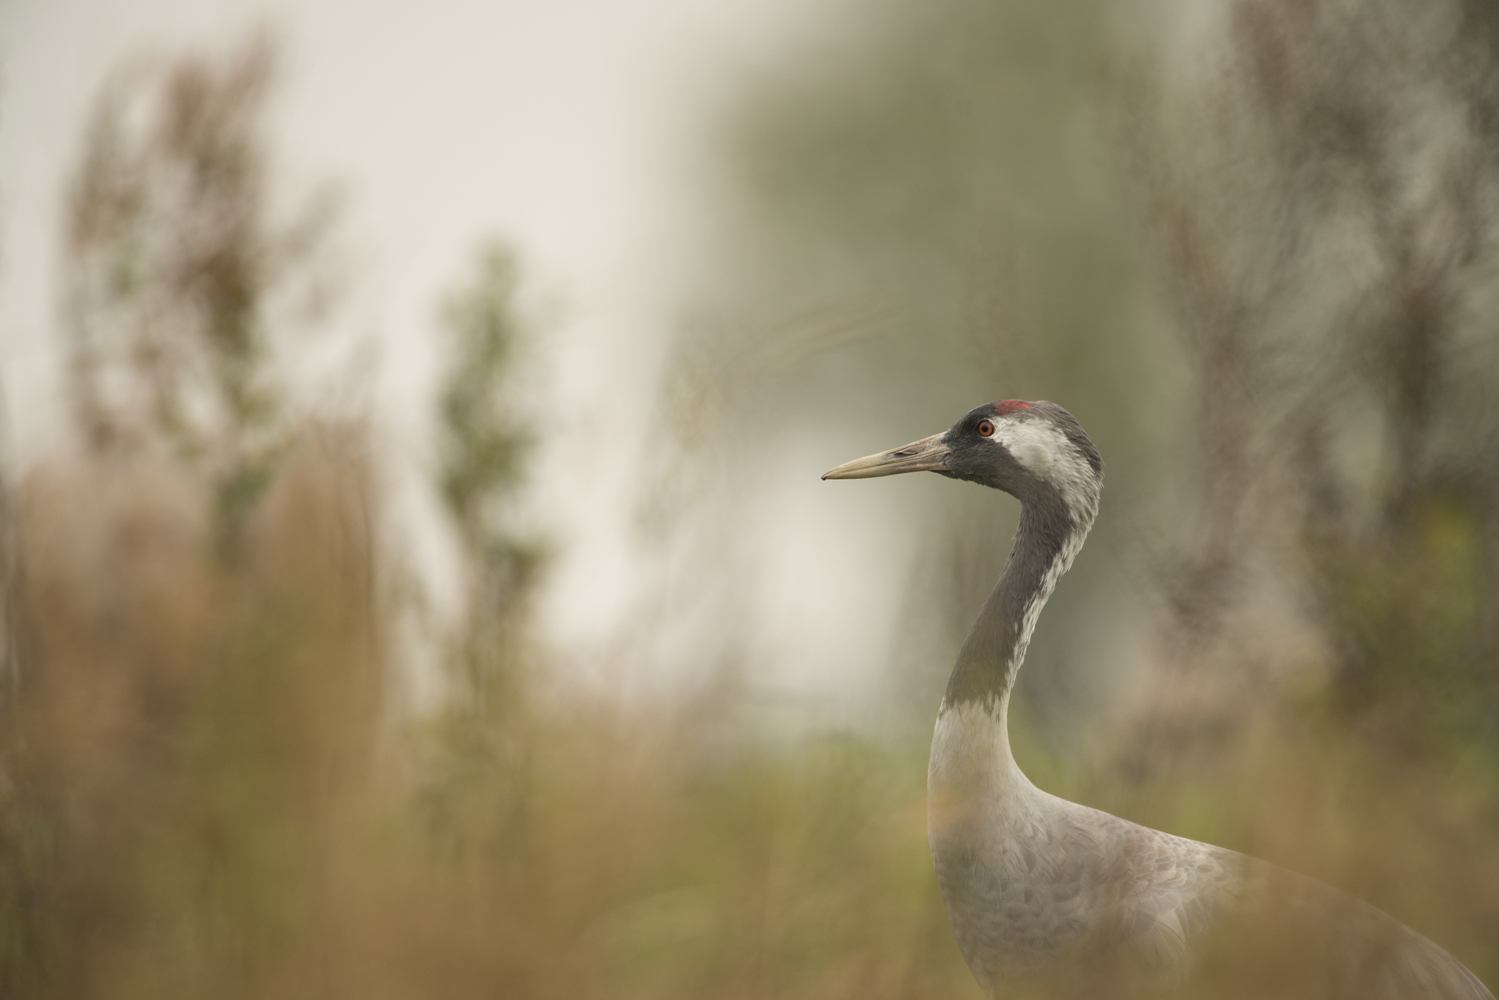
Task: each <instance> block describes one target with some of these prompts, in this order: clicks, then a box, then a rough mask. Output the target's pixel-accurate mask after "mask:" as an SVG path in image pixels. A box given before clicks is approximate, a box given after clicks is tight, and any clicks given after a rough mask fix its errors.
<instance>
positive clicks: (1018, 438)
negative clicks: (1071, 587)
mask: <svg viewBox="0 0 1499 1000" xmlns="http://www.w3.org/2000/svg"><path fill="white" fill-rule="evenodd" d="M989 440H990V441H991V442H992V443H994V444H999V445H1003V446H1004V447H1005V449H1006V450H1007V451H1009V453H1010V454H1011V455H1013V456H1014V458H1015V461H1017V462H1019V463H1020V465H1021V467H1022V468H1024V469H1025V470H1026V471H1027V472H1029V473H1030V474H1031V475H1033V476H1035V477H1036V478H1037V479H1041V480H1044V481H1046V482H1048V483H1051V484H1052V485H1054V486H1056V487H1057V489H1058V490H1059V491H1060V492H1061V494H1062V499H1063V501H1065V502H1066V504H1067V508H1068V510H1069V511H1070V512H1071V513H1072V519H1073V521H1074V522H1076V523H1078V524H1080V525H1091V524H1092V523H1093V518H1094V516H1095V515H1096V514H1097V513H1098V491H1097V487H1096V484H1095V483H1093V482H1092V481H1091V480H1092V472H1093V469H1092V466H1090V465H1089V464H1088V460H1087V459H1086V458H1085V457H1084V456H1083V455H1082V454H1080V453H1079V452H1078V450H1077V448H1076V446H1075V445H1073V443H1072V442H1071V441H1069V440H1067V435H1066V434H1063V433H1062V432H1061V431H1060V430H1058V429H1057V428H1055V427H1053V426H1052V425H1051V424H1049V423H1047V422H1046V421H1044V420H1038V419H1029V420H1028V419H1024V418H1021V419H1018V420H1007V421H1004V422H995V425H994V434H993V436H992V437H990V438H989ZM1072 555H1076V551H1075V550H1074V552H1073V553H1072ZM1071 563H1072V559H1071V557H1070V556H1069V557H1068V558H1067V560H1066V565H1071ZM1065 569H1066V566H1063V570H1064V571H1065Z"/></svg>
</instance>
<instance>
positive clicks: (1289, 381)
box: [1139, 0, 1499, 750]
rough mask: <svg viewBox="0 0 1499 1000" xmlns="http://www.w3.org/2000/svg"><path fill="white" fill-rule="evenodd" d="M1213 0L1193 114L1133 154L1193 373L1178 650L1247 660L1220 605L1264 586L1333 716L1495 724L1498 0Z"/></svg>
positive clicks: (1208, 659) (1440, 727) (1423, 726)
mask: <svg viewBox="0 0 1499 1000" xmlns="http://www.w3.org/2000/svg"><path fill="white" fill-rule="evenodd" d="M1226 12H1227V19H1226V21H1225V26H1226V30H1225V32H1224V34H1223V36H1222V37H1221V38H1220V39H1218V40H1216V41H1215V45H1216V46H1218V48H1215V49H1213V51H1215V52H1219V53H1222V56H1221V58H1220V61H1219V62H1218V68H1217V71H1216V72H1209V74H1208V83H1207V86H1206V87H1205V88H1204V92H1203V93H1202V94H1201V96H1199V97H1197V98H1196V99H1195V100H1189V101H1188V102H1186V104H1187V112H1188V114H1187V116H1186V120H1187V122H1188V124H1187V125H1186V126H1184V125H1183V124H1182V123H1181V122H1180V121H1178V122H1176V123H1175V124H1174V125H1172V126H1167V125H1165V124H1164V123H1162V124H1160V126H1159V127H1158V128H1156V129H1154V130H1150V131H1147V132H1146V133H1145V135H1146V136H1148V139H1142V144H1148V148H1144V149H1142V152H1141V154H1140V156H1139V162H1140V163H1142V164H1143V165H1144V175H1145V176H1146V177H1147V178H1148V179H1149V181H1150V185H1149V187H1150V191H1151V195H1150V204H1151V211H1152V214H1153V218H1154V221H1155V224H1156V225H1155V227H1156V230H1157V232H1158V233H1159V235H1160V241H1159V244H1158V245H1159V246H1161V247H1162V250H1163V254H1162V264H1163V267H1162V272H1161V273H1162V274H1163V275H1164V276H1165V277H1166V278H1167V282H1166V285H1165V288H1166V290H1167V294H1168V298H1169V300H1170V301H1171V302H1172V303H1173V304H1174V306H1175V311H1176V315H1177V317H1178V319H1179V325H1180V327H1181V329H1182V331H1183V333H1184V337H1183V344H1184V346H1185V348H1186V355H1187V357H1188V359H1189V362H1190V365H1191V372H1192V378H1193V380H1194V382H1195V384H1196V391H1195V393H1194V398H1195V403H1194V418H1195V419H1194V426H1195V432H1196V440H1195V447H1194V451H1193V453H1192V461H1191V462H1190V465H1189V468H1190V474H1191V479H1192V482H1193V484H1194V489H1193V491H1192V494H1191V496H1192V506H1193V517H1192V519H1191V522H1190V523H1191V525H1192V527H1191V528H1190V529H1189V530H1188V531H1187V532H1185V533H1183V534H1182V535H1181V536H1180V538H1179V541H1178V545H1179V546H1180V548H1179V549H1178V551H1179V552H1180V553H1181V554H1180V557H1179V558H1178V559H1177V560H1175V561H1173V562H1172V564H1171V567H1170V569H1169V571H1168V572H1167V574H1166V577H1165V578H1166V580H1167V588H1168V594H1169V596H1170V597H1171V607H1172V608H1173V609H1174V617H1173V620H1172V622H1171V624H1170V626H1169V627H1170V628H1171V629H1172V630H1174V631H1175V632H1176V633H1177V634H1178V635H1179V636H1184V637H1185V636H1196V637H1197V639H1196V640H1193V641H1191V642H1188V644H1187V648H1186V649H1185V650H1184V651H1183V654H1184V655H1183V656H1182V658H1181V662H1182V664H1184V669H1188V670H1192V669H1196V668H1201V667H1205V666H1206V667H1211V666H1213V665H1217V666H1219V667H1224V666H1227V667H1229V668H1230V669H1232V670H1235V671H1240V672H1242V664H1243V661H1244V657H1243V656H1242V655H1240V654H1236V653H1234V652H1232V651H1231V647H1233V646H1236V645H1237V646H1238V647H1239V649H1240V652H1241V653H1242V651H1243V649H1244V639H1245V633H1244V631H1243V629H1242V628H1235V627H1232V626H1230V627H1227V628H1225V627H1224V626H1225V623H1224V621H1223V620H1222V619H1223V617H1224V616H1225V615H1230V616H1236V617H1237V618H1238V620H1239V624H1240V625H1242V624H1243V622H1244V621H1245V620H1246V617H1247V618H1249V619H1256V618H1258V619H1261V620H1263V616H1264V614H1265V604H1264V601H1265V598H1266V595H1267V592H1274V591H1279V593H1280V600H1281V603H1282V604H1286V603H1289V604H1290V605H1291V606H1292V607H1293V608H1295V609H1297V614H1298V615H1299V616H1300V617H1301V618H1302V619H1303V620H1304V621H1305V622H1306V623H1307V624H1308V625H1309V626H1310V627H1311V629H1312V630H1313V631H1314V632H1315V633H1316V634H1317V635H1318V636H1319V637H1320V640H1321V641H1322V642H1323V643H1324V644H1325V646H1326V649H1327V652H1328V654H1329V655H1330V657H1331V659H1332V670H1331V673H1330V677H1329V679H1330V681H1331V692H1330V693H1331V695H1332V698H1333V701H1334V703H1335V704H1336V706H1337V707H1338V709H1339V710H1340V711H1341V712H1343V713H1345V716H1346V717H1347V718H1350V719H1355V720H1361V721H1370V722H1374V723H1375V726H1374V730H1373V731H1374V732H1375V733H1377V734H1378V735H1379V736H1380V738H1381V739H1384V740H1386V741H1392V742H1393V743H1394V744H1395V745H1398V746H1402V747H1405V748H1406V749H1408V750H1418V749H1419V748H1421V747H1423V746H1425V747H1426V748H1427V749H1433V747H1431V746H1430V744H1431V743H1432V742H1433V741H1436V742H1438V743H1441V742H1450V739H1452V738H1456V739H1457V741H1458V743H1463V742H1465V741H1466V740H1468V739H1469V738H1471V737H1472V736H1474V735H1478V734H1479V733H1480V732H1487V733H1489V734H1491V735H1492V734H1495V733H1499V669H1496V664H1499V645H1496V631H1495V621H1496V613H1499V603H1496V602H1499V587H1496V583H1499V560H1496V556H1499V457H1496V456H1499V448H1496V447H1495V445H1496V443H1499V408H1496V407H1495V405H1494V403H1493V402H1492V401H1493V400H1494V399H1495V398H1499V338H1495V337H1494V335H1493V332H1492V318H1491V316H1490V315H1489V314H1490V313H1491V312H1492V309H1493V301H1494V300H1493V295H1494V293H1495V291H1496V290H1499V284H1496V281H1495V276H1494V270H1493V264H1494V260H1495V258H1494V255H1493V251H1494V249H1495V235H1496V233H1499V215H1496V212H1495V207H1496V205H1499V200H1496V199H1499V156H1496V147H1495V145H1494V142H1493V138H1492V135H1490V134H1489V133H1488V132H1487V131H1486V129H1485V128H1484V124H1483V123H1484V122H1485V121H1487V120H1488V119H1489V118H1490V117H1491V116H1492V114H1493V111H1492V102H1493V99H1494V98H1493V95H1494V93H1495V91H1496V88H1499V52H1496V50H1495V49H1494V47H1493V46H1494V19H1493V16H1492V15H1491V14H1489V13H1487V12H1486V10H1481V9H1480V8H1479V7H1478V6H1476V5H1473V4H1470V3H1466V2H1464V0H1450V2H1444V3H1438V4H1432V5H1427V6H1426V7H1424V8H1423V9H1422V10H1420V11H1414V10H1412V9H1411V8H1409V7H1408V6H1406V5H1402V4H1393V3H1387V2H1383V0H1359V2H1331V0H1324V2H1318V3H1301V2H1295V3H1290V2H1288V3H1269V4H1264V3H1247V2H1235V3H1232V4H1229V5H1228V7H1227V11H1226ZM1163 103H1164V102H1163ZM1225 641H1226V642H1227V643H1228V644H1229V647H1230V648H1226V647H1225V646H1224V645H1223V643H1224V642H1225ZM1250 645H1251V646H1255V647H1258V648H1259V650H1261V651H1262V652H1263V650H1264V649H1266V648H1267V644H1266V642H1265V641H1264V639H1263V638H1261V639H1260V640H1258V641H1255V642H1252V643H1250ZM1269 648H1270V649H1271V650H1272V651H1273V655H1277V656H1283V655H1284V647H1281V649H1280V650H1278V651H1276V650H1275V643H1274V641H1273V639H1272V641H1271V642H1270V643H1269ZM1192 664H1196V668H1194V667H1193V666H1192ZM1199 707H1200V706H1199ZM1493 749H1496V750H1499V744H1495V745H1494V747H1493Z"/></svg>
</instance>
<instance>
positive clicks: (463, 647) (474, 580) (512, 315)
mask: <svg viewBox="0 0 1499 1000" xmlns="http://www.w3.org/2000/svg"><path fill="white" fill-rule="evenodd" d="M517 279H518V268H517V264H516V261H515V257H514V255H513V254H512V253H511V252H510V251H509V250H508V249H506V248H505V247H503V246H501V245H498V244H494V245H491V246H488V247H486V248H485V249H484V250H483V251H482V252H481V253H480V254H479V255H478V260H477V262H476V267H475V273H474V275H473V277H472V278H471V279H470V282H469V284H468V285H467V286H466V287H465V288H463V289H462V290H461V291H458V292H456V293H455V294H453V295H452V296H451V298H450V299H449V300H448V303H447V307H446V309H445V310H444V313H443V315H444V319H445V321H446V325H447V328H448V333H449V336H450V337H451V354H450V361H449V364H448V369H447V373H446V376H445V379H444V382H443V384H442V387H441V392H440V397H439V411H438V412H439V416H440V418H441V424H440V433H441V448H442V451H441V454H442V467H441V469H440V471H439V474H438V480H439V485H440V487H441V491H442V497H443V500H444V502H445V504H446V506H447V511H448V515H449V516H450V518H451V519H452V523H453V527H454V529H455V530H456V532H457V535H458V539H459V541H460V543H461V553H462V557H463V560H464V566H463V572H464V574H465V581H466V584H467V592H466V595H465V598H466V601H467V606H466V607H465V609H464V612H465V617H464V620H463V623H462V625H461V626H460V628H459V631H458V639H457V648H456V649H455V651H454V653H453V656H454V658H455V659H456V661H457V665H458V668H459V670H458V673H459V677H458V678H457V679H458V681H459V683H460V685H461V687H462V694H461V696H460V701H459V703H460V704H461V705H464V706H467V708H468V709H470V710H472V711H473V712H475V713H477V715H478V716H480V717H481V718H486V717H487V718H489V719H490V721H493V719H494V718H496V717H497V715H496V713H503V712H504V711H506V710H507V705H506V702H507V701H509V700H512V699H514V698H517V697H520V693H519V690H518V688H517V685H518V684H519V682H520V678H519V676H518V674H519V671H520V661H521V660H522V659H523V657H524V655H525V653H524V648H523V647H524V642H525V636H524V623H525V621H526V618H527V613H528V611H529V610H530V605H529V601H528V598H529V597H530V595H531V593H532V591H533V590H534V588H535V585H536V583H537V580H538V577H539V573H540V571H541V569H542V566H543V563H544V558H545V547H544V546H543V545H542V544H541V543H540V542H539V541H537V540H536V539H534V538H529V537H526V536H525V535H524V534H523V533H522V532H521V531H520V529H518V528H517V526H516V524H515V520H516V514H517V506H518V498H519V494H520V491H521V487H522V486H523V485H524V482H525V471H526V460H527V458H528V457H529V455H530V452H531V448H532V445H533V440H534V436H535V434H534V431H533V429H532V427H531V424H530V420H529V417H528V414H527V412H526V409H525V406H524V403H523V398H524V397H523V395H522V393H521V392H520V382H519V379H518V377H517V376H518V368H519V366H520V365H521V364H522V363H523V360H524V355H525V346H526V339H525V331H524V329H523V327H522V323H521V320H520V318H519V316H518V313H517V306H516V301H515V297H516V291H517Z"/></svg>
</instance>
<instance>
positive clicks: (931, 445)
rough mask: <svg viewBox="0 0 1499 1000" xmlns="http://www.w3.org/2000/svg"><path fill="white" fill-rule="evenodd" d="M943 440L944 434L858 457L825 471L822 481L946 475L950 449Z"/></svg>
mask: <svg viewBox="0 0 1499 1000" xmlns="http://www.w3.org/2000/svg"><path fill="white" fill-rule="evenodd" d="M942 438H943V435H942V434H933V435H932V436H931V437H925V438H922V439H921V440H920V441H912V442H911V443H910V444H908V445H905V446H904V447H901V448H896V449H894V450H893V451H882V452H880V453H879V454H877V455H868V456H865V457H864V458H856V459H854V460H853V461H852V462H845V463H844V464H842V465H840V466H838V468H836V469H833V470H831V471H829V472H824V473H823V474H822V478H824V479H873V478H875V477H876V476H894V475H898V474H900V473H902V472H946V471H947V451H948V450H947V442H945V441H943V440H942Z"/></svg>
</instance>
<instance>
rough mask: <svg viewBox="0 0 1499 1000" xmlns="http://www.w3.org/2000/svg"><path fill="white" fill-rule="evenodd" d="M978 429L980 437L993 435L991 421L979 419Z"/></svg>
mask: <svg viewBox="0 0 1499 1000" xmlns="http://www.w3.org/2000/svg"><path fill="white" fill-rule="evenodd" d="M978 431H979V436H980V437H993V436H994V424H993V423H991V422H990V421H988V420H980V421H979V426H978Z"/></svg>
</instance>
